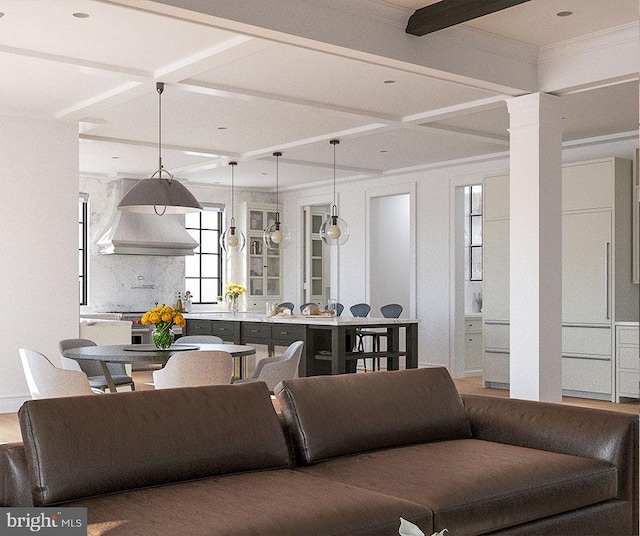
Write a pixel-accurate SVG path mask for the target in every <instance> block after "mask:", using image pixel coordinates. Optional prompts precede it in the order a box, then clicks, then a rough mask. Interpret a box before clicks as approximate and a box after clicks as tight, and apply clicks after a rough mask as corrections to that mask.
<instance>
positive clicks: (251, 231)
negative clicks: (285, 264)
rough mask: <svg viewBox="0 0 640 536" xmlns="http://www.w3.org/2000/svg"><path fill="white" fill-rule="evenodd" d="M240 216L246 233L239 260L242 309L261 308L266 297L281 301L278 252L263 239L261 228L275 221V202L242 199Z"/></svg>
mask: <svg viewBox="0 0 640 536" xmlns="http://www.w3.org/2000/svg"><path fill="white" fill-rule="evenodd" d="M280 214H281V215H282V211H280ZM240 217H241V218H242V221H243V224H244V229H245V230H246V231H245V232H246V237H247V243H246V246H245V249H244V251H243V253H244V258H243V260H242V269H243V279H244V281H245V283H246V287H247V293H246V296H245V304H246V310H247V311H260V312H264V311H265V308H266V303H267V302H268V301H272V302H273V301H282V256H281V255H280V252H279V251H273V250H271V249H268V248H267V247H266V246H265V245H264V241H263V232H264V230H265V229H266V228H267V227H269V226H270V225H271V224H272V223H274V222H275V218H276V206H275V205H270V204H255V203H242V204H241V205H240Z"/></svg>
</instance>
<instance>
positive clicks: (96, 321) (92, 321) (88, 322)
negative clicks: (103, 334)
mask: <svg viewBox="0 0 640 536" xmlns="http://www.w3.org/2000/svg"><path fill="white" fill-rule="evenodd" d="M80 323H81V324H83V325H85V326H95V325H100V326H108V325H114V324H115V325H118V324H126V325H127V326H131V320H115V319H108V318H80Z"/></svg>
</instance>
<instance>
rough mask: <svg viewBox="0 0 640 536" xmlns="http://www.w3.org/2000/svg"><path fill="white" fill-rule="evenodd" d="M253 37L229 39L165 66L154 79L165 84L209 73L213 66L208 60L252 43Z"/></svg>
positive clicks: (213, 59)
mask: <svg viewBox="0 0 640 536" xmlns="http://www.w3.org/2000/svg"><path fill="white" fill-rule="evenodd" d="M252 40H253V37H248V36H246V35H238V36H236V37H233V38H231V39H227V40H226V41H224V42H223V43H220V44H218V45H216V46H214V47H211V48H209V49H207V50H202V51H200V52H198V53H197V54H194V55H193V56H190V57H187V58H182V59H181V60H179V61H177V62H175V63H172V64H169V65H165V66H164V67H162V68H160V69H158V70H156V72H155V73H154V78H156V79H160V80H164V81H165V82H168V83H170V82H179V81H181V80H184V79H185V78H188V77H190V76H194V75H197V74H200V73H202V72H205V71H208V70H210V69H211V68H212V66H209V65H207V60H209V61H210V62H213V61H215V60H216V59H217V58H216V56H218V55H219V54H222V53H223V52H226V51H228V50H231V49H232V48H236V47H239V46H241V45H243V44H245V43H247V42H248V41H252Z"/></svg>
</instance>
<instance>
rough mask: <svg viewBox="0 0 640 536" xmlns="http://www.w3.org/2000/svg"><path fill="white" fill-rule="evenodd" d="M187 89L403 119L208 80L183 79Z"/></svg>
mask: <svg viewBox="0 0 640 536" xmlns="http://www.w3.org/2000/svg"><path fill="white" fill-rule="evenodd" d="M179 85H180V86H181V87H182V88H183V89H184V90H185V91H192V92H194V93H202V94H205V95H214V96H217V97H223V98H229V99H236V100H244V101H247V102H251V101H253V100H256V99H260V100H268V101H273V102H286V103H287V104H296V105H298V106H306V107H308V108H316V109H320V110H329V111H331V112H335V113H338V114H346V115H350V116H358V117H363V118H366V119H368V120H369V121H378V122H386V123H398V122H400V121H401V118H400V117H397V116H392V115H387V114H378V113H376V112H373V111H371V110H360V109H357V108H351V107H345V106H336V105H334V104H330V103H326V102H318V101H313V100H309V99H299V98H296V97H289V96H287V95H279V94H276V93H266V92H263V91H254V90H249V89H240V88H235V87H230V86H223V85H220V84H209V83H207V82H199V81H198V80H183V81H182V82H180V84H179Z"/></svg>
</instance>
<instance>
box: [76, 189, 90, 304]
mask: <svg viewBox="0 0 640 536" xmlns="http://www.w3.org/2000/svg"><path fill="white" fill-rule="evenodd" d="M88 205H89V196H88V195H87V194H80V199H79V202H78V230H79V239H78V253H79V254H78V261H79V277H78V283H79V287H80V305H87V303H88V291H87V289H88V287H89V285H88V283H89V282H88V278H89V271H88V270H87V268H88V265H89V252H88V250H87V242H88V241H87V237H88V236H89V218H88V217H87V214H88V210H87V209H88Z"/></svg>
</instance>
